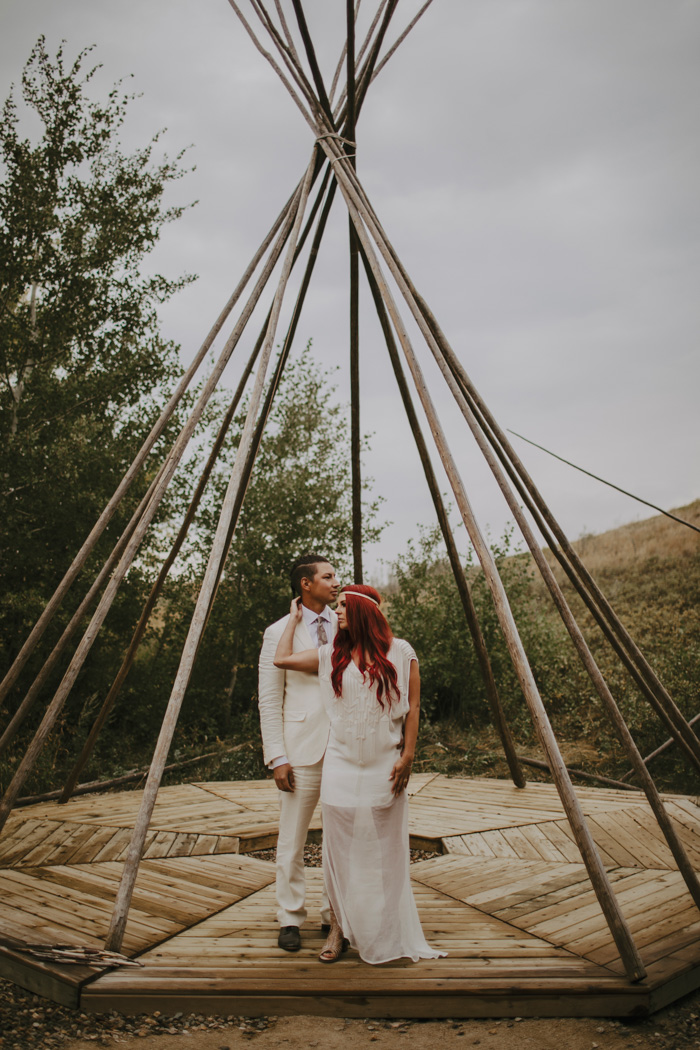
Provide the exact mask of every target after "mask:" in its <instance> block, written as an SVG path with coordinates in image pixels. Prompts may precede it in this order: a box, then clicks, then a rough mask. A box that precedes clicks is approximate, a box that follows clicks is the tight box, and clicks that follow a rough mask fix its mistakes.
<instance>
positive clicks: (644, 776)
mask: <svg viewBox="0 0 700 1050" xmlns="http://www.w3.org/2000/svg"><path fill="white" fill-rule="evenodd" d="M445 363H446V362H445ZM443 374H444V373H443ZM450 375H451V373H450ZM446 378H447V377H446ZM451 378H452V381H453V383H455V385H454V386H453V385H452V383H450V384H449V385H450V389H451V391H452V393H453V394H454V395H455V398H456V400H457V403H458V404H459V407H460V409H461V411H462V414H463V415H464V417H465V419H466V421H467V424H468V425H469V428H470V430H471V431H472V434H473V435H474V438H475V439H476V441H477V444H478V446H479V448H480V450H481V452H482V454H483V455H484V458H485V459H486V462H487V463H488V465H489V467H490V469H491V471H492V473H493V475H494V477H495V479H496V482H497V484H498V486H499V488H500V489H501V492H502V493H503V495H504V497H505V499H506V502H507V504H508V506H509V508H510V511H511V513H512V514H513V517H514V518H515V520H516V522H517V524H518V527H519V528H520V531H521V533H522V535H523V538H524V539H525V542H526V543H527V545H528V547H529V549H530V552H531V554H532V557H533V558H534V561H535V564H536V565H537V568H538V569H539V571H540V575H541V576H542V579H543V580H544V582H545V585H546V587H547V589H548V590H549V593H550V595H551V597H552V600H553V602H554V605H555V607H556V609H557V611H558V612H559V615H560V616H561V618H562V621H563V622H564V626H565V627H566V629H567V631H568V633H569V636H570V638H571V640H572V642H573V644H574V647H575V649H576V652H577V653H578V656H579V658H580V660H581V662H582V664H583V666H584V668H585V670H586V672H587V673H588V676H589V678H590V679H591V681H592V683H593V685H594V687H595V690H596V692H597V693H598V696H599V697H600V700H601V701H602V704H603V707H604V709H605V711H606V713H607V715H608V717H609V718H610V721H611V722H612V724H613V726H614V728H615V730H616V732H617V734H618V737H619V738H620V741H621V742H622V744H623V746H624V748H625V750H626V751H627V754H628V756H629V758H630V760H631V761H632V763H633V765H634V768H635V771H636V773H637V775H638V776H639V778H640V781H641V784H642V788H643V790H644V793H645V795H646V797H647V800H648V802H649V805H650V807H651V809H652V811H653V813H654V815H655V817H656V819H657V822H658V824H659V827H660V828H661V831H662V832H663V834H664V837H665V839H666V842H667V843H668V846H669V849H670V850H671V852H672V854H673V856H674V859H675V861H676V863H677V865H678V869H679V871H680V872H681V874H682V876H683V878H684V880H685V883H686V886H687V887H688V889H689V891H690V894H691V896H692V897H693V900H694V901H695V904H696V905H697V906H698V907H700V882H699V881H698V878H697V875H696V874H695V871H694V869H693V865H692V864H691V862H690V859H689V858H688V855H687V853H686V851H685V847H684V846H683V844H682V843H681V841H680V839H679V837H678V835H677V833H676V831H675V829H674V827H673V825H672V823H671V820H670V818H669V816H668V813H667V812H666V809H665V807H664V804H663V801H662V799H661V796H660V795H659V792H658V790H657V788H656V785H655V783H654V781H653V778H652V777H651V774H650V773H649V771H648V769H647V768H646V766H645V764H644V760H643V758H642V756H641V754H640V752H639V750H638V748H637V745H636V744H635V742H634V738H633V737H632V734H631V733H630V731H629V728H628V726H627V723H626V722H625V719H624V718H623V716H622V713H621V712H620V709H619V707H618V706H617V703H616V702H615V699H614V697H613V695H612V693H611V692H610V689H609V687H608V684H607V682H606V681H605V678H604V677H603V675H602V673H601V671H600V669H599V667H598V665H597V664H596V662H595V659H594V657H593V654H592V653H591V651H590V649H589V647H588V644H587V643H586V640H585V638H584V636H583V632H582V631H581V628H580V627H579V625H578V623H577V621H576V618H575V617H574V615H573V613H572V611H571V609H570V607H569V604H568V602H567V601H566V598H565V596H564V593H563V591H562V589H561V587H560V585H559V582H558V580H557V578H556V576H555V575H554V572H553V571H552V568H551V566H550V564H549V562H548V561H547V559H546V557H545V555H544V553H543V551H542V549H541V547H540V545H539V543H538V541H537V538H536V537H535V534H534V533H533V531H532V529H531V528H530V525H529V522H528V520H527V518H526V517H525V515H524V514H523V512H522V509H521V507H520V503H519V501H518V499H517V497H516V494H515V493H514V492H513V490H512V489H511V487H510V485H509V484H508V480H507V478H506V476H505V475H504V473H503V471H502V470H501V468H500V466H499V464H498V462H497V461H496V459H495V457H494V454H493V450H492V449H491V448H490V446H489V443H488V440H487V436H486V435H485V434H484V432H483V430H482V429H481V427H480V426H479V422H478V420H477V419H476V417H475V415H474V413H473V412H472V410H471V407H470V406H469V404H468V403H467V400H466V398H465V397H464V395H463V394H462V391H461V389H460V388H459V386H458V385H456V381H455V380H454V376H451Z"/></svg>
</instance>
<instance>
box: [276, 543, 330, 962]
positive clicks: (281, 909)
mask: <svg viewBox="0 0 700 1050" xmlns="http://www.w3.org/2000/svg"><path fill="white" fill-rule="evenodd" d="M290 580H291V584H292V592H293V593H294V594H295V595H297V596H300V598H301V611H302V619H301V622H300V623H299V626H298V627H297V629H296V633H295V635H294V650H295V652H300V651H301V650H303V649H310V648H312V646H317V647H318V646H320V645H324V644H325V643H326V642H330V641H332V640H333V636H334V635H335V632H336V630H337V624H338V620H337V617H336V615H335V613H334V612H332V611H331V609H329V608H328V605H329V603H330V602H332V601H335V598H336V596H337V594H338V588H339V584H338V580H337V578H336V575H335V570H334V569H333V566H332V565H330V564H329V563H328V561H326V559H325V558H322V557H321V556H320V555H317V554H309V555H306V556H305V557H303V558H299V559H298V561H296V562H295V564H294V566H293V568H292V571H291V573H290ZM288 619H289V614H287V616H283V617H282V619H281V620H278V621H277V622H276V623H273V624H272V625H271V626H270V627H268V628H267V630H266V631H265V634H264V637H263V644H262V649H261V651H260V664H259V678H258V706H259V708H260V729H261V731H262V740H263V756H264V761H265V764H266V765H267V766H268V768H269V769H271V770H272V773H273V776H274V778H275V784H276V785H277V787H278V789H279V792H280V796H279V798H280V824H279V837H278V840H277V883H276V890H277V904H278V910H277V921H278V922H279V925H280V932H279V937H278V938H277V943H278V945H279V947H280V948H283V949H284V950H285V951H288V952H295V951H298V950H299V949H300V948H301V935H300V933H299V929H300V927H301V926H302V925H303V923H304V920H305V918H306V907H305V898H306V879H305V877H304V844H305V842H306V836H307V834H308V830H309V823H310V821H311V817H312V815H313V812H314V809H315V808H316V804H317V802H318V799H319V794H320V791H321V770H322V767H323V756H324V753H325V750H326V745H327V743H328V732H329V722H328V716H327V715H326V712H325V709H324V707H323V703H322V700H321V690H320V687H319V682H318V675H313V674H306V673H303V672H301V671H283V670H282V669H281V668H278V667H275V665H274V663H273V661H274V657H275V651H276V649H277V643H278V642H279V640H280V638H281V636H282V632H283V631H284V628H285V626H286V623H287V621H288ZM321 923H322V928H323V929H324V932H325V928H326V927H327V926H328V925H329V923H330V912H329V907H328V900H327V899H326V897H325V893H324V899H323V901H322V904H321Z"/></svg>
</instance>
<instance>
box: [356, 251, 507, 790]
mask: <svg viewBox="0 0 700 1050" xmlns="http://www.w3.org/2000/svg"><path fill="white" fill-rule="evenodd" d="M361 254H362V261H363V263H364V267H365V273H366V275H367V281H368V283H369V286H370V289H371V292H372V297H373V299H374V305H375V307H376V310H377V315H378V317H379V323H380V325H381V328H382V331H383V333H384V339H385V341H386V345H387V350H388V351H389V357H390V359H391V364H392V367H393V369H394V375H395V376H396V381H397V383H398V386H399V392H400V394H401V400H402V401H403V404H404V408H405V410H406V415H407V417H408V422H409V426H410V427H411V432H412V434H413V438H414V440H415V442H416V447H417V449H418V455H419V457H420V461H421V464H422V466H423V472H424V473H425V479H426V481H427V483H428V489H429V491H430V495H431V497H432V500H433V505H434V507H435V513H436V515H437V519H438V522H439V524H440V529H441V531H442V536H443V539H444V541H445V547H446V548H447V556H448V558H449V561H450V566H451V568H452V573H453V575H454V578H455V584H456V586H457V591H458V593H459V597H460V600H461V602H462V608H463V610H464V616H465V619H466V621H467V626H468V628H469V632H470V634H471V637H472V643H473V645H474V652H475V653H476V658H477V663H478V665H479V670H480V672H481V677H482V680H483V683H484V688H485V690H486V698H487V700H488V703H489V706H490V708H491V715H492V718H493V724H494V725H495V727H496V730H497V731H498V735H499V737H500V738H501V745H502V747H503V752H504V754H505V758H506V762H507V763H508V769H509V770H510V775H511V778H512V780H513V783H514V784H515V786H516V787H519V788H524V787H525V785H526V780H525V776H524V774H523V771H522V768H521V766H520V762H519V759H518V755H517V753H516V750H515V742H514V740H513V737H512V734H511V732H510V727H509V726H508V722H507V720H506V716H505V712H504V710H503V705H502V704H501V698H500V696H499V694H498V688H497V686H496V680H495V678H494V676H493V669H492V667H491V661H490V659H489V654H488V649H487V648H486V642H485V640H484V636H483V634H482V632H481V626H480V624H479V618H478V616H477V612H476V607H475V606H474V601H473V599H472V596H471V591H470V589H469V583H468V582H467V577H466V574H465V572H464V568H463V566H462V562H461V560H460V557H459V552H458V551H457V545H456V543H455V540H454V536H453V534H452V529H451V527H450V522H449V519H448V517H447V511H446V510H445V505H444V503H443V501H442V496H441V495H440V487H439V485H438V482H437V478H436V477H435V472H434V470H433V465H432V463H431V461H430V454H429V452H428V447H427V445H426V443H425V438H424V437H423V433H422V431H421V428H420V423H419V422H418V416H417V415H416V410H415V408H414V407H413V401H412V399H411V393H410V390H409V388H408V383H407V382H406V377H405V375H404V373H403V369H402V368H401V361H400V358H399V354H398V350H397V348H396V343H395V341H394V335H393V332H392V330H391V324H390V322H389V318H388V317H387V313H386V309H385V307H384V302H383V300H382V296H381V292H380V290H379V286H378V284H377V282H376V280H375V277H374V274H373V273H372V269H371V267H370V265H369V262H368V260H367V257H366V256H365V254H364V251H362V250H361Z"/></svg>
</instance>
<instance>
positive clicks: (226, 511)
mask: <svg viewBox="0 0 700 1050" xmlns="http://www.w3.org/2000/svg"><path fill="white" fill-rule="evenodd" d="M314 166H315V150H314V154H313V156H312V160H311V163H310V164H309V167H308V169H307V172H306V177H305V179H304V185H303V188H302V192H301V195H300V199H299V205H298V209H297V215H296V219H295V222H294V227H293V230H292V233H291V236H290V243H289V246H288V248H287V253H286V257H285V260H284V263H283V266H282V272H281V274H280V279H279V284H278V287H277V292H276V295H275V301H274V303H273V309H272V314H271V317H270V322H269V325H268V331H267V334H266V338H265V343H264V345H263V349H262V353H261V355H260V363H259V365H258V370H257V374H256V378H255V384H254V387H253V390H252V392H251V399H250V406H249V409H248V414H247V416H246V421H245V425H244V427H243V433H242V434H241V440H240V444H239V446H238V452H237V455H236V459H235V462H234V465H233V470H232V472H231V479H230V481H229V485H228V489H227V492H226V496H225V498H224V503H223V506H222V510H221V515H220V518H219V524H218V526H217V529H216V533H215V535H214V542H213V544H212V549H211V553H210V555H209V562H208V564H207V569H206V572H205V574H204V580H203V582H202V587H201V589H200V592H199V596H198V598H197V605H196V607H195V611H194V615H193V617H192V621H191V624H190V629H189V632H188V634H187V639H186V641H185V647H184V650H183V654H182V659H181V661H180V666H179V668H178V672H177V675H176V678H175V682H174V684H173V690H172V693H171V696H170V700H169V702H168V708H167V710H166V712H165V717H164V719H163V725H162V728H161V731H160V735H159V737H158V743H157V745H156V749H155V752H154V754H153V761H152V763H151V770H150V773H149V776H148V780H147V782H146V787H145V789H144V793H143V799H142V802H141V807H140V809H139V812H138V815H137V818H136V824H135V827H134V831H133V834H132V837H131V842H130V844H129V850H128V853H127V858H126V863H125V865H124V871H123V874H122V878H121V881H120V884H119V889H118V891H117V896H116V900H115V904H114V911H113V913H112V919H111V922H110V926H109V932H108V934H107V941H106V945H105V947H107V948H108V950H109V951H119V950H120V949H121V944H122V941H123V938H124V930H125V927H126V920H127V915H128V911H129V905H130V903H131V897H132V895H133V891H134V885H135V882H136V875H137V873H138V867H139V862H140V859H141V853H142V850H143V844H144V841H145V838H146V833H147V831H148V826H149V824H150V820H151V814H152V812H153V807H154V805H155V801H156V797H157V795H158V788H159V786H160V781H161V778H162V775H163V767H164V766H165V762H166V759H167V756H168V751H169V750H170V744H171V742H172V737H173V733H174V732H175V726H176V724H177V718H178V715H179V712H180V708H181V706H182V701H183V699H184V695H185V690H186V688H187V684H188V682H189V678H190V674H191V671H192V665H193V662H194V658H195V655H196V652H197V648H198V646H199V639H200V636H201V632H202V630H203V629H204V625H205V622H206V617H207V615H208V612H209V607H210V598H211V595H212V593H213V589H214V587H215V584H216V579H217V576H218V572H219V565H220V563H221V560H222V558H223V556H224V553H225V545H226V539H227V534H228V526H229V521H230V518H231V516H232V513H233V509H234V504H235V501H236V495H237V492H238V489H239V487H240V484H241V480H242V474H243V467H244V465H245V460H246V456H247V454H248V449H249V447H250V444H251V441H252V437H253V431H254V428H255V418H256V415H257V413H258V410H259V408H260V402H261V399H262V392H263V384H264V380H265V373H266V371H267V366H268V363H269V360H270V354H271V351H272V345H273V342H274V337H275V332H276V329H277V322H278V319H279V313H280V308H281V305H282V298H283V295H284V291H285V288H286V285H287V281H288V279H289V273H290V270H291V264H292V258H293V255H294V250H295V248H296V243H297V239H298V237H299V231H300V229H301V223H302V220H303V216H304V209H305V207H306V201H307V197H308V193H309V189H310V187H311V179H312V176H313V171H314Z"/></svg>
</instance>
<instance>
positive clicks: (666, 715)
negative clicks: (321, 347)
mask: <svg viewBox="0 0 700 1050" xmlns="http://www.w3.org/2000/svg"><path fill="white" fill-rule="evenodd" d="M456 378H457V379H458V381H459V382H460V385H461V387H462V391H463V393H464V396H465V397H466V398H467V400H469V402H470V405H471V408H472V411H473V412H474V415H475V417H476V418H477V419H478V420H479V424H480V426H481V428H482V430H483V431H484V433H485V434H486V435H487V437H488V439H489V442H490V444H491V445H492V447H493V449H494V451H495V452H496V455H497V456H498V458H499V460H500V462H501V464H502V465H503V468H504V470H505V471H506V473H507V474H508V477H509V478H510V480H511V482H512V483H513V485H514V486H515V488H516V490H517V492H518V494H519V496H520V498H521V499H522V501H523V503H524V504H525V506H526V507H527V509H528V511H529V513H530V514H531V516H532V518H533V520H534V521H535V523H536V525H537V527H538V529H539V530H540V533H541V535H542V537H543V539H544V541H545V543H546V544H547V546H548V547H549V549H550V550H551V551H552V554H553V555H554V557H555V558H556V559H557V561H558V563H559V565H560V566H561V568H562V570H563V571H564V573H565V575H566V576H567V578H568V580H569V582H570V583H571V585H572V587H573V588H574V589H575V591H576V592H577V594H578V595H579V596H580V598H581V600H582V601H583V603H584V604H585V606H586V608H587V609H588V610H589V612H590V613H591V616H592V617H593V619H594V620H595V622H596V623H597V624H598V626H599V627H600V629H601V631H602V632H603V634H604V635H605V637H606V639H607V640H608V642H609V644H610V646H611V648H612V649H613V651H614V652H615V654H616V655H617V656H618V658H619V659H620V661H621V663H622V664H623V666H624V667H625V668H626V669H627V671H628V672H629V674H630V676H631V677H632V679H633V680H634V682H635V684H636V685H637V687H638V689H639V690H640V692H641V693H642V695H643V696H644V697H645V698H646V699H647V701H648V702H649V704H650V705H651V706H652V707H653V708H654V710H655V711H656V713H657V715H658V716H659V718H660V719H661V721H662V722H663V723H664V724H665V725H666V726H667V728H668V729H669V730H670V732H671V733H672V734H673V739H674V741H675V743H677V744H678V745H679V746H680V748H681V749H682V750H683V751H684V752H685V754H686V756H687V757H688V759H689V760H690V762H691V763H692V764H693V765H694V766H695V768H696V769H698V770H700V761H699V760H698V754H697V751H698V748H697V746H693V741H692V739H691V736H690V735H689V727H690V723H687V728H686V729H684V727H683V725H682V724H680V723H679V722H678V720H675V721H674V719H672V718H671V715H670V712H669V711H668V710H667V707H666V706H665V705H663V704H662V703H661V702H660V701H659V700H658V699H657V696H656V693H655V692H654V691H653V690H652V689H651V688H650V686H649V684H648V682H647V681H646V679H645V678H644V677H643V675H642V674H641V672H640V671H639V669H638V667H637V666H636V664H635V663H634V661H633V660H632V658H631V657H630V655H629V653H628V652H627V650H626V649H625V648H624V647H623V646H622V644H621V642H620V641H619V640H618V638H617V636H616V634H615V632H614V631H613V630H612V628H611V626H610V625H609V623H608V621H607V620H606V619H605V617H604V616H603V615H602V613H601V611H600V610H599V608H598V606H597V605H596V604H595V602H594V600H593V598H592V597H591V595H590V594H589V592H588V591H587V589H586V587H585V585H584V582H583V581H582V580H581V579H580V577H579V576H578V575H577V573H576V571H575V569H574V567H573V566H572V565H570V563H569V562H568V561H567V559H566V557H565V555H564V553H563V552H562V551H561V550H560V548H559V546H558V543H557V540H556V538H555V537H554V536H553V534H552V533H551V532H550V530H549V527H548V525H547V523H546V521H545V520H544V518H543V517H542V515H541V514H540V511H539V509H538V506H537V504H536V503H535V502H534V500H533V498H532V496H531V494H530V492H529V490H528V488H527V487H526V485H525V484H524V483H523V479H522V478H521V477H520V475H519V474H518V472H517V470H516V468H515V466H514V465H513V463H512V462H511V461H510V459H509V458H508V456H507V454H506V452H505V450H504V449H503V448H502V447H501V445H500V443H499V441H498V439H497V436H496V434H495V433H494V432H493V429H492V427H491V426H490V425H489V422H488V421H487V420H486V419H485V417H484V415H483V414H482V413H481V411H480V409H479V407H478V406H477V405H476V403H475V402H474V400H473V399H472V398H470V395H469V391H468V390H467V389H466V388H465V387H464V384H463V383H461V380H460V377H459V375H457V377H456Z"/></svg>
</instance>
